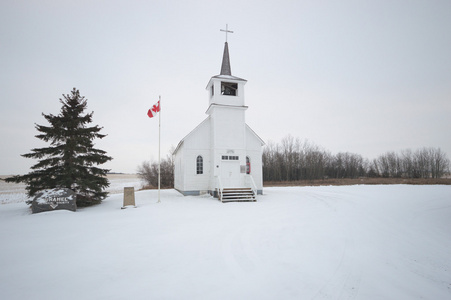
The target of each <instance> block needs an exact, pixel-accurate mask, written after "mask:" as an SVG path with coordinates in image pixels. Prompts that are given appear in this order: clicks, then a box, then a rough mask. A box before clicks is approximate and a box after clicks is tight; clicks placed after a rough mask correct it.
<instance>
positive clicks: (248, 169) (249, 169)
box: [246, 156, 251, 174]
mask: <svg viewBox="0 0 451 300" xmlns="http://www.w3.org/2000/svg"><path fill="white" fill-rule="evenodd" d="M246 174H251V159H250V158H249V156H246Z"/></svg>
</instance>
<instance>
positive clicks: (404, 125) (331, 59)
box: [0, 0, 451, 174]
mask: <svg viewBox="0 0 451 300" xmlns="http://www.w3.org/2000/svg"><path fill="white" fill-rule="evenodd" d="M226 23H228V24H229V30H233V31H234V33H233V34H229V37H228V42H229V50H230V60H231V66H232V74H233V75H235V76H238V77H241V78H245V79H247V80H248V83H247V84H246V86H245V97H246V98H245V101H246V105H248V106H249V109H248V110H247V111H246V122H247V124H248V125H249V126H250V127H251V128H252V129H253V130H254V131H255V132H256V133H257V134H258V135H259V136H260V137H261V138H262V139H263V140H264V141H266V142H268V141H273V142H280V140H281V139H282V138H283V137H285V136H287V135H288V134H290V135H292V136H293V137H299V138H301V139H308V140H309V141H310V142H312V143H314V144H316V145H318V146H321V147H323V148H324V149H326V150H328V151H330V152H331V153H333V154H335V153H338V152H352V153H358V154H361V155H362V156H364V157H365V158H368V159H373V158H376V157H377V156H379V155H380V154H383V153H385V152H387V151H400V150H402V149H407V148H410V149H412V150H415V149H417V148H421V147H440V148H441V149H442V150H444V151H445V152H446V153H447V154H448V157H450V155H451V54H450V53H451V1H449V0H443V1H433V0H424V1H415V0H409V1H392V0H391V1H379V0H378V1H361V0H356V1H348V0H346V1H284V0H277V1H262V0H260V1H245V0H240V1H230V0H229V1H224V0H222V1H211V0H205V1H172V0H164V1H135V0H127V1H110V0H109V1H95V0H87V1H84V0H74V1H64V0H59V1H54V0H52V1H46V0H39V1H21V0H2V1H1V2H0V101H1V111H0V125H1V128H0V139H1V156H0V174H18V173H26V172H28V171H29V167H30V166H31V165H33V164H35V163H36V162H37V161H35V160H32V159H26V158H23V157H21V156H20V154H24V153H28V152H30V150H31V149H32V148H35V147H42V146H45V145H46V144H45V143H43V142H41V141H40V140H38V139H37V138H35V137H34V135H36V134H37V133H38V132H37V131H36V129H35V127H34V124H35V123H37V124H42V125H48V123H47V122H46V121H45V119H44V118H43V117H42V115H41V113H46V114H49V113H52V114H58V113H59V110H60V108H61V104H60V103H59V98H61V97H62V94H68V93H70V91H71V90H72V88H73V87H76V88H77V89H79V90H80V93H81V94H82V95H84V96H85V97H86V98H87V99H88V112H91V111H94V117H93V123H92V125H100V126H103V127H104V129H103V131H102V132H103V133H105V134H108V136H107V137H106V138H104V139H103V140H98V141H97V142H96V147H97V148H100V149H103V150H106V151H107V152H108V154H109V155H111V156H112V157H113V158H114V160H113V161H111V162H110V163H107V164H105V165H103V167H106V168H109V169H111V170H112V171H114V172H126V173H133V172H136V168H137V166H138V165H139V164H140V163H141V162H143V161H144V160H156V159H157V157H158V119H149V118H148V117H147V115H146V113H147V110H148V109H149V108H150V107H151V105H152V104H154V103H155V102H157V101H158V96H159V95H161V97H162V104H161V107H162V114H161V123H162V129H161V143H162V144H161V151H162V156H166V155H167V154H168V153H169V149H170V148H171V146H174V147H175V146H177V144H178V142H179V141H180V140H181V139H182V138H183V137H184V136H185V135H187V134H188V133H189V132H190V131H191V130H192V129H193V128H195V127H196V126H197V125H198V124H199V123H200V122H202V121H203V120H204V119H205V118H206V117H207V115H206V114H205V111H206V110H207V106H208V92H207V91H206V90H205V87H206V85H207V83H208V81H209V79H210V77H212V76H214V75H217V74H219V72H220V67H221V59H222V52H223V48H224V41H225V34H224V33H222V32H220V31H219V30H220V29H223V28H225V24H226Z"/></svg>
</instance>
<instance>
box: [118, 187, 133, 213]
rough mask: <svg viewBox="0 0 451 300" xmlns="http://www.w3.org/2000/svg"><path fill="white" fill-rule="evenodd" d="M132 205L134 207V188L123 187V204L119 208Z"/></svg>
mask: <svg viewBox="0 0 451 300" xmlns="http://www.w3.org/2000/svg"><path fill="white" fill-rule="evenodd" d="M130 205H132V206H133V207H136V204H135V188H134V187H124V205H123V206H122V207H121V209H125V208H127V206H130Z"/></svg>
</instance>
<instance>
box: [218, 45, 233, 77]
mask: <svg viewBox="0 0 451 300" xmlns="http://www.w3.org/2000/svg"><path fill="white" fill-rule="evenodd" d="M220 75H230V76H232V70H231V67H230V57H229V44H228V43H227V42H225V45H224V54H223V55H222V65H221V73H220Z"/></svg>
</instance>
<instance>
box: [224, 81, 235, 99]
mask: <svg viewBox="0 0 451 300" xmlns="http://www.w3.org/2000/svg"><path fill="white" fill-rule="evenodd" d="M237 90H238V84H237V83H233V82H224V81H222V82H221V94H222V95H227V96H236V91H237Z"/></svg>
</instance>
